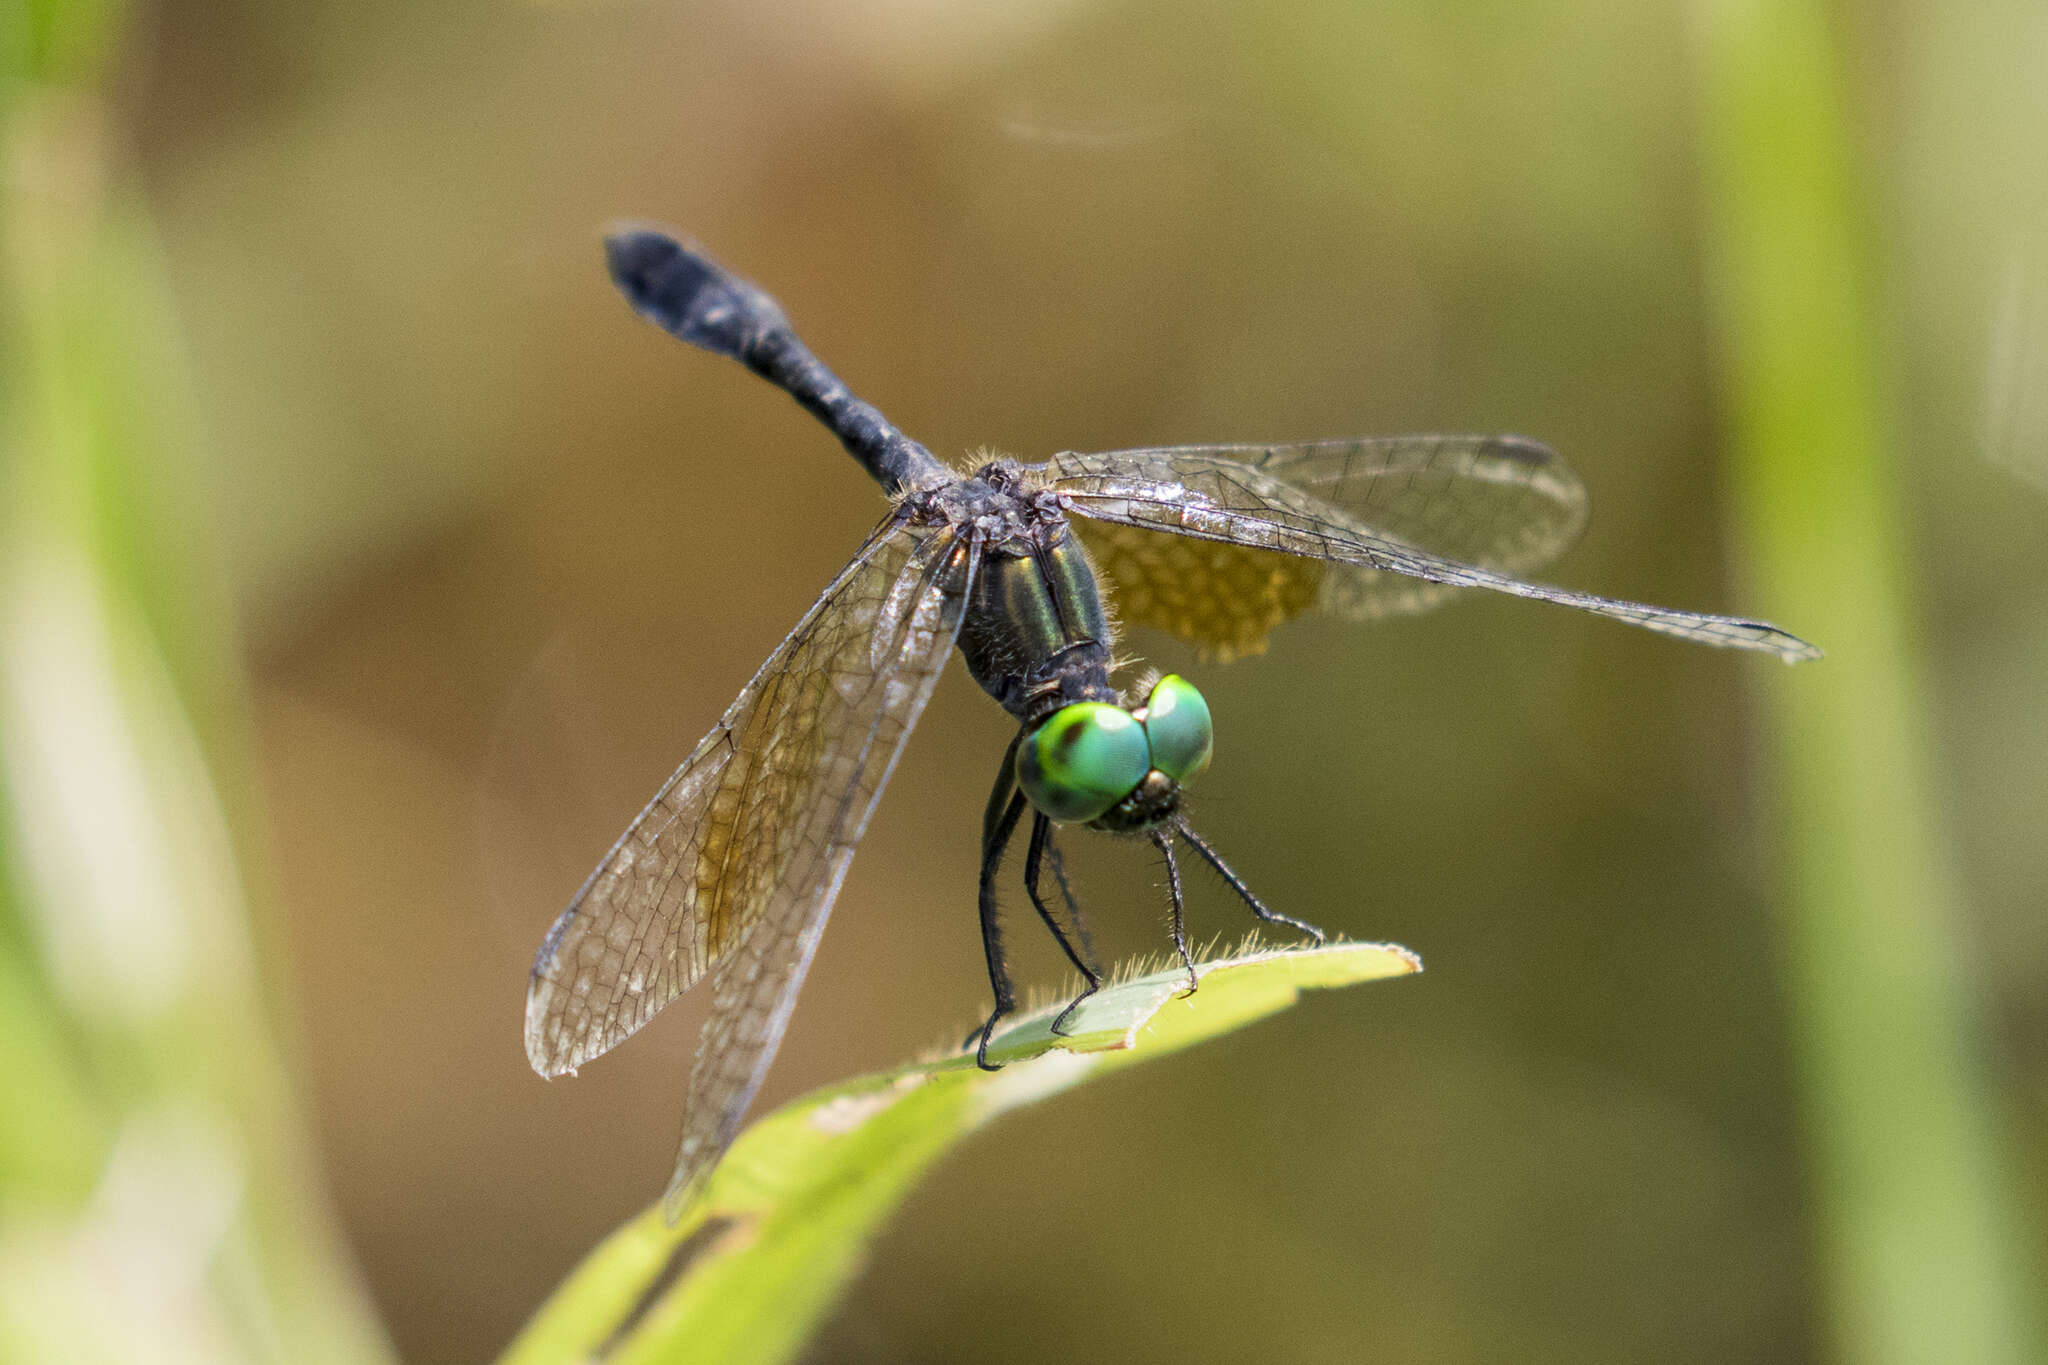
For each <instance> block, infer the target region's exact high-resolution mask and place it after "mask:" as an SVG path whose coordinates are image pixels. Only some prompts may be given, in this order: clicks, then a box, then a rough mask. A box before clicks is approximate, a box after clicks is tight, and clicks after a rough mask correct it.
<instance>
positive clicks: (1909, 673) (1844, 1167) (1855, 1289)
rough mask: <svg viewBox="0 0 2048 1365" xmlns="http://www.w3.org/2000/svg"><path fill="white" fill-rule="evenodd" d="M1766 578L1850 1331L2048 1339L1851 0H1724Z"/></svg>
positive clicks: (1745, 423)
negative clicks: (1896, 419) (2009, 1101)
mask: <svg viewBox="0 0 2048 1365" xmlns="http://www.w3.org/2000/svg"><path fill="white" fill-rule="evenodd" d="M1696 8H1697V14H1698V19H1699V25H1698V27H1699V36H1700V38H1701V61H1702V77H1703V80H1702V94H1703V98H1704V107H1703V114H1704V124H1703V131H1704V133H1705V136H1706V144H1707V168H1708V175H1709V183H1708V195H1707V200H1706V206H1707V211H1708V215H1709V219H1708V234H1709V235H1708V241H1709V249H1710V259H1711V266H1712V270H1713V277H1712V287H1713V289H1714V292H1715V302H1716V304H1717V313H1718V316H1717V320H1718V324H1719V345H1720V351H1721V363H1722V367H1723V374H1724V379H1723V395H1724V400H1725V402H1726V403H1727V406H1728V414H1729V418H1730V423H1731V427H1732V432H1733V437H1734V455H1735V463H1734V471H1735V479H1734V492H1735V495H1736V498H1737V502H1738V511H1739V518H1738V519H1739V521H1740V523H1741V524H1742V526H1743V527H1744V531H1745V537H1746V539H1745V542H1744V546H1743V550H1744V553H1743V556H1742V559H1743V562H1744V563H1745V564H1746V565H1749V566H1752V572H1753V575H1754V580H1755V582H1756V584H1757V590H1756V591H1755V592H1753V593H1750V594H1746V595H1745V600H1754V601H1755V602H1756V604H1757V605H1758V606H1759V607H1760V608H1763V609H1767V610H1768V611H1769V612H1770V613H1771V614H1772V615H1773V616H1775V617H1776V618H1777V619H1779V620H1783V621H1786V622H1788V623H1790V624H1791V625H1792V626H1793V627H1794V628H1795V629H1798V630H1800V631H1801V632H1802V633H1806V634H1808V635H1810V637H1811V638H1813V639H1815V640H1817V641H1819V642H1820V643H1821V644H1822V645H1824V646H1825V647H1826V648H1827V650H1828V658H1827V660H1826V661H1825V662H1823V663H1821V664H1818V665H1815V666H1812V667H1810V668H1804V669H1801V670H1799V671H1798V672H1797V673H1792V674H1786V675H1784V676H1782V677H1773V678H1771V679H1769V680H1768V685H1767V686H1766V687H1765V689H1764V692H1763V702H1764V704H1765V705H1766V706H1767V708H1768V714H1769V720H1770V722H1771V727H1772V729H1773V731H1774V734H1775V739H1776V744H1775V745H1774V747H1773V749H1772V751H1771V754H1770V762H1771V763H1772V764H1773V765H1774V766H1773V771H1772V773H1771V780H1772V788H1773V790H1772V810H1771V827H1772V828H1773V829H1774V830H1775V831H1777V832H1778V835H1779V838H1780V839H1781V840H1782V844H1781V858H1782V872H1783V881H1782V890H1781V898H1782V904H1783V912H1784V917H1783V932H1784V935H1785V970H1786V973H1787V981H1788V989H1787V997H1788V1000H1789V1003H1790V1008H1791V1011H1792V1016H1793V1017H1792V1025H1793V1029H1794V1041H1795V1046H1796V1047H1797V1048H1798V1049H1799V1052H1800V1056H1799V1063H1800V1066H1801V1069H1802V1075H1803V1081H1804V1091H1805V1104H1806V1109H1805V1115H1804V1119H1805V1131H1806V1135H1807V1147H1808V1156H1809V1170H1810V1179H1811V1190H1812V1196H1813V1198H1814V1199H1815V1201H1816V1213H1817V1218H1818V1225H1819V1228H1820V1238H1821V1245H1820V1247H1819V1252H1820V1254H1821V1256H1822V1258H1823V1263H1824V1264H1823V1276H1824V1286H1825V1290H1826V1294H1827V1311H1828V1314H1829V1317H1830V1321H1829V1323H1828V1329H1829V1332H1830V1335H1831V1337H1832V1342H1831V1345H1832V1349H1833V1354H1834V1355H1835V1357H1836V1358H1838V1359H1842V1360H1850V1361H1859V1362H1861V1361H1884V1362H1900V1365H1905V1362H1926V1363H1927V1365H1934V1362H1941V1363H1942V1365H1948V1363H1949V1362H1956V1361H1971V1362H1975V1363H1976V1365H1986V1363H1987V1362H2001V1361H2013V1362H2020V1361H2037V1360H2042V1359H2048V1355H2044V1354H2043V1353H2042V1350H2041V1343H2040V1339H2039V1337H2038V1335H2037V1333H2038V1328H2037V1326H2036V1324H2035V1322H2034V1320H2033V1318H2032V1316H2031V1314H2032V1311H2033V1309H2034V1306H2035V1305H2034V1304H2033V1303H2032V1302H2031V1301H2030V1300H2031V1296H2032V1293H2033V1286H2034V1285H2035V1283H2036V1280H2035V1278H2034V1276H2033V1274H2032V1272H2031V1271H2030V1268H2029V1265H2028V1262H2029V1259H2030V1258H2029V1255H2028V1249H2027V1247H2026V1245H2025V1237H2024V1234H2023V1232H2022V1230H2021V1227H2022V1225H2021V1222H2020V1220H2019V1219H2018V1217H2017V1216H2016V1205H2015V1190H2014V1181H2013V1178H2012V1176H2011V1173H2010V1171H2009V1167H2008V1162H2007V1156H2006V1151H2005V1142H2004V1139H2003V1135H2002V1132H2001V1125H2002V1114H2001V1110H2000V1106H1999V1105H1998V1104H1997V1103H1996V1102H1995V1101H1994V1099H1993V1095H1994V1089H1993V1086H1992V1085H1991V1083H1990V1080H1989V1078H1988V1076H1987V1066H1986V1058H1985V1055H1984V1047H1983V1039H1982V1038H1981V1037H1980V1036H1979V1029H1980V1021H1979V1020H1978V1019H1977V1017H1976V1010H1975V1004H1976V1001H1975V999H1974V993H1973V984H1972V963H1971V954H1970V951H1969V949H1968V939H1969V930H1968V925H1967V922H1966V920H1965V917H1964V915H1963V913H1962V896H1961V892H1960V889H1959V886H1958V881H1957V877H1956V874H1955V871H1954V869H1953V866H1952V860H1951V857H1950V853H1949V847H1948V843H1947V839H1946V837H1945V835H1944V832H1943V827H1942V820H1941V813H1940V811H1939V809H1938V808H1937V804H1936V802H1935V801H1934V799H1933V796H1932V791H1933V786H1932V782H1931V779H1930V766H1931V765H1930V755H1929V752H1928V750H1929V739H1928V726H1927V722H1926V719H1925V708H1924V705H1923V703H1922V699H1921V695H1920V688H1921V679H1920V668H1919V660H1918V658H1917V657H1916V654H1915V641H1914V639H1913V631H1912V626H1911V616H1912V608H1913V603H1912V601H1911V596H1910V592H1909V589H1908V574H1909V569H1908V567H1907V563H1906V560H1905V556H1906V555H1907V553H1908V547H1909V546H1910V544H1911V540H1910V534H1911V528H1910V527H1908V526H1906V525H1905V524H1904V519H1903V518H1902V516H1901V514H1900V496H1899V487H1898V470H1897V467H1896V464H1895V460H1894V458H1893V452H1892V450H1891V448H1890V443H1889V440H1888V432H1887V430H1886V425H1887V424H1886V404H1887V402H1888V399H1887V396H1886V393H1885V391H1884V384H1883V382H1882V379H1881V375H1882V367H1883V357H1882V356H1881V355H1879V354H1878V353H1877V349H1876V347H1875V346H1874V345H1873V343H1872V341H1871V338H1872V336H1873V335H1874V329H1873V327H1872V326H1871V319H1872V310H1871V307H1870V303H1869V298H1868V296H1867V293H1866V288H1867V286H1866V283H1865V268H1864V266H1865V255H1864V243H1863V242H1862V241H1861V240H1860V239H1859V226H1858V225H1859V222H1860V220H1859V216H1858V213H1857V207H1856V201H1855V195H1854V189H1853V186H1852V184H1851V174H1850V169H1849V168H1850V165H1851V162H1852V143H1851V140H1850V137H1849V133H1848V129H1847V127H1846V125H1845V115H1844V106H1843V99H1842V91H1841V86H1840V73H1839V67H1838V62H1837V58H1836V54H1835V52H1834V50H1833V47H1832V44H1831V39H1830V34H1829V32H1828V27H1827V24H1828V12H1827V11H1824V10H1823V9H1822V7H1821V6H1820V5H1818V4H1817V3H1815V2H1814V0H1779V2H1778V3H1770V4H1765V3H1760V2H1759V0H1701V2H1700V3H1699V4H1698V6H1697V7H1696Z"/></svg>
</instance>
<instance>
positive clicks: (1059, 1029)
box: [1052, 981, 1102, 1038]
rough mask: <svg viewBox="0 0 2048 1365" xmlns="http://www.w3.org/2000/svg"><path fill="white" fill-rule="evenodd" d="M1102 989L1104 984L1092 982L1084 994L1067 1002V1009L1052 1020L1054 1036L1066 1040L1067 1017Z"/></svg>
mask: <svg viewBox="0 0 2048 1365" xmlns="http://www.w3.org/2000/svg"><path fill="white" fill-rule="evenodd" d="M1101 989H1102V983H1101V982H1100V981H1091V982H1089V983H1088V989H1087V990H1085V991H1082V992H1081V993H1080V994H1079V995H1077V996H1075V997H1074V998H1073V999H1072V1000H1069V1001H1068V1002H1067V1007H1066V1008H1065V1009H1063V1010H1061V1011H1060V1012H1059V1013H1058V1014H1056V1015H1054V1016H1053V1019H1052V1031H1053V1033H1054V1034H1055V1035H1056V1036H1058V1037H1061V1038H1065V1037H1066V1036H1067V1016H1068V1015H1070V1014H1072V1013H1073V1012H1074V1011H1075V1010H1077V1009H1079V1008H1081V1002H1082V1001H1083V1000H1086V999H1087V998H1088V997H1089V996H1091V995H1093V994H1095V992H1097V991H1099V990H1101Z"/></svg>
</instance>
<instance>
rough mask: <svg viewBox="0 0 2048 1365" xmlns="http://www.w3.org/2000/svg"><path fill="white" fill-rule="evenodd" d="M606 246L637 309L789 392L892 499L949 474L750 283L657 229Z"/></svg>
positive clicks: (618, 237) (616, 277)
mask: <svg viewBox="0 0 2048 1365" xmlns="http://www.w3.org/2000/svg"><path fill="white" fill-rule="evenodd" d="M604 245H605V259H606V261H607V262H608V263H609V265H610V266H611V273H612V279H613V281H614V282H615V283H617V285H618V286H619V289H620V291H621V292H622V293H624V294H625V296H626V299H627V301H628V302H630V303H631V304H632V305H633V309H634V311H635V312H637V313H639V314H640V316H642V317H644V318H646V319H647V320H648V321H649V322H652V323H653V324H655V326H657V327H660V328H661V329H662V330H663V331H665V332H667V333H668V334H669V335H671V336H674V337H677V338H680V339H681V340H683V341H687V342H689V343H690V344H691V345H692V346H701V347H703V348H704V349H705V350H707V351H710V352H712V353H713V354H715V355H722V356H728V357H730V358H732V359H734V360H737V361H739V362H740V363H741V364H742V365H745V366H746V367H747V368H748V369H750V370H752V371H753V372H754V373H755V374H758V375H760V376H761V377H762V378H763V379H765V380H767V381H768V382H769V383H771V384H773V385H775V386H776V387H777V388H779V389H781V390H782V391H783V392H784V393H787V394H788V395H789V396H790V397H792V398H794V399H796V401H797V402H798V403H801V404H802V405H803V408H804V411H806V412H808V413H810V414H811V415H812V416H813V417H816V418H817V419H818V420H819V421H820V422H823V423H824V424H825V425H826V426H827V427H829V428H831V431H832V434H833V435H835V436H837V437H838V438H839V441H840V444H842V445H844V446H845V447H846V448H847V450H848V451H849V452H851V453H852V455H853V458H854V459H856V460H859V461H860V464H861V468H863V469H865V470H867V472H868V473H869V474H871V475H873V476H874V478H875V481H876V482H878V483H880V484H881V485H882V489H883V491H884V492H886V493H888V494H889V495H890V496H891V497H894V496H895V495H896V494H897V493H900V492H903V491H905V490H906V489H916V488H934V487H937V486H938V485H940V484H942V483H945V482H947V481H948V480H949V479H951V478H952V477H953V476H952V475H951V474H950V473H948V472H947V470H946V467H945V466H944V465H942V464H940V463H939V462H938V460H936V459H934V458H933V456H932V453H931V452H930V451H929V450H926V449H925V448H924V447H923V446H921V445H919V444H918V443H917V442H916V441H913V440H911V439H910V438H909V437H908V436H905V435H904V434H903V433H902V432H901V431H898V430H897V429H896V427H895V426H894V424H892V423H891V422H890V421H889V419H888V418H886V417H884V416H882V414H881V411H880V409H878V408H876V407H875V406H874V405H873V404H872V403H868V402H864V401H863V400H861V399H859V398H856V397H854V396H853V392H852V391H851V390H850V389H848V388H847V387H846V385H845V384H844V383H842V382H840V379H839V376H838V375H836V374H833V373H832V371H830V370H828V369H826V368H825V365H824V362H823V361H821V360H819V359H818V358H817V357H816V356H814V355H812V354H811V349H810V347H808V346H806V345H804V344H803V342H802V341H800V340H798V338H797V335H796V333H795V332H794V331H792V330H791V329H790V325H789V319H788V318H786V317H784V316H783V314H782V309H781V307H780V306H779V305H778V304H777V303H776V302H775V300H774V299H772V298H770V297H768V295H767V294H766V293H765V292H763V291H762V290H761V289H760V288H759V287H758V286H755V285H753V284H749V283H748V282H747V281H745V280H743V279H740V278H739V277H738V276H737V275H734V274H732V273H731V272H729V271H727V270H725V269H724V268H722V267H720V266H719V265H718V264H717V263H716V262H714V261H712V260H711V259H710V258H709V257H707V256H705V255H704V254H703V253H701V252H697V251H692V250H689V249H688V248H686V247H684V246H683V245H682V244H681V243H679V242H677V241H676V240H675V239H674V238H672V237H670V236H668V235H667V234H665V233H661V232H653V231H649V230H646V229H626V230H624V231H620V232H615V233H613V234H612V235H611V236H610V237H607V238H606V239H605V244H604Z"/></svg>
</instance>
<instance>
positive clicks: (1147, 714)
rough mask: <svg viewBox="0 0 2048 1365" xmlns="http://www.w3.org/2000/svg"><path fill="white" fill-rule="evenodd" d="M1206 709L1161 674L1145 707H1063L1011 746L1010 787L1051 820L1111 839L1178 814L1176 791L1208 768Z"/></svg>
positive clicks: (1186, 688)
mask: <svg viewBox="0 0 2048 1365" xmlns="http://www.w3.org/2000/svg"><path fill="white" fill-rule="evenodd" d="M1212 739H1213V736H1212V732H1211V728H1210V723H1209V704H1208V703H1207V702H1205V701H1203V700H1202V694H1201V693H1200V692H1197V691H1196V690H1195V688H1194V684H1192V683H1190V682H1189V681H1188V680H1187V679H1185V678H1183V677H1180V676H1179V675H1178V674H1173V673H1169V674H1167V675H1166V676H1165V677H1163V678H1161V679H1160V680H1159V681H1158V682H1157V683H1156V684H1154V686H1153V688H1152V692H1151V695H1149V696H1148V697H1147V698H1146V699H1145V704H1144V705H1142V706H1139V707H1136V708H1134V709H1130V710H1126V709H1125V708H1124V707H1121V706H1114V705H1111V704H1110V703H1108V702H1097V701H1083V702H1075V703H1073V704H1071V705H1068V706H1063V707H1061V708H1060V709H1059V710H1057V711H1055V712H1053V713H1052V714H1051V715H1050V716H1047V717H1046V718H1045V719H1044V720H1043V721H1041V722H1040V723H1039V724H1038V725H1037V726H1036V727H1035V728H1034V729H1032V730H1030V731H1028V732H1027V733H1026V734H1025V735H1024V737H1023V740H1022V741H1021V742H1020V743H1019V744H1018V746H1017V782H1018V785H1019V786H1021V787H1023V788H1024V794H1025V795H1026V796H1027V797H1029V798H1030V799H1031V804H1032V805H1034V806H1036V807H1037V808H1038V809H1039V810H1041V811H1043V812H1044V813H1045V814H1047V815H1049V816H1051V817H1052V818H1053V819H1055V820H1059V821H1062V822H1065V823H1068V824H1089V825H1093V826H1095V827H1096V828H1097V829H1104V830H1109V831H1112V832H1115V833H1130V832H1134V831H1137V830H1143V829H1150V828H1151V827H1152V826H1154V825H1156V824H1158V823H1160V822H1161V821H1163V820H1166V819H1168V818H1170V817H1171V816H1172V815H1173V814H1174V813H1175V812H1176V811H1178V810H1179V809H1180V789H1181V786H1182V784H1183V783H1186V782H1190V781H1193V780H1194V778H1195V777H1196V776H1198V775H1199V774H1200V773H1201V771H1202V770H1203V769H1204V768H1206V767H1208V766H1209V754H1210V750H1211V747H1212Z"/></svg>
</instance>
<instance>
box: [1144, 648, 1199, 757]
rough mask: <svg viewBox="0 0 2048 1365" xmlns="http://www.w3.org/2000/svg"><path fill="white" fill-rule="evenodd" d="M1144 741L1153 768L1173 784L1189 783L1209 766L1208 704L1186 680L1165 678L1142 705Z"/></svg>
mask: <svg viewBox="0 0 2048 1365" xmlns="http://www.w3.org/2000/svg"><path fill="white" fill-rule="evenodd" d="M1145 737H1146V739H1147V740H1149V741H1150V743H1151V745H1152V766H1153V767H1155V768H1157V769H1159V771H1160V772H1163V773H1165V774H1166V775H1167V776H1168V777H1170V778H1172V779H1173V780H1174V781H1175V782H1179V783H1187V782H1192V781H1193V780H1194V779H1195V778H1197V777H1199V776H1201V774H1202V769H1204V768H1206V767H1208V766H1209V752H1210V748H1211V744H1212V741H1213V739H1214V734H1213V732H1212V731H1211V729H1210V726H1209V703H1208V702H1205V701H1203V700H1202V694H1201V693H1200V692H1197V691H1196V690H1195V685H1194V684H1193V683H1191V682H1189V681H1188V680H1187V679H1186V678H1183V677H1181V676H1180V674H1178V673H1169V674H1167V675H1166V676H1165V677H1163V678H1161V679H1160V680H1159V682H1158V685H1157V686H1155V687H1154V688H1153V689H1152V695H1151V697H1150V698H1149V699H1147V701H1146V702H1145Z"/></svg>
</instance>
